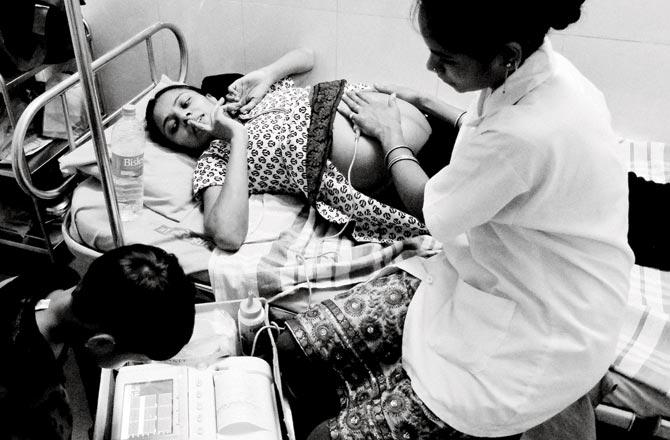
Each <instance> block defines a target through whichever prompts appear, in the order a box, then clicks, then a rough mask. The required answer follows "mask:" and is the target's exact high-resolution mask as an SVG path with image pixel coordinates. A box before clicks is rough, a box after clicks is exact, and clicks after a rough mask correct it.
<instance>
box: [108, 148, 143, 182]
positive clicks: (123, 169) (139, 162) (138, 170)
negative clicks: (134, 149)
mask: <svg viewBox="0 0 670 440" xmlns="http://www.w3.org/2000/svg"><path fill="white" fill-rule="evenodd" d="M143 165H144V154H138V155H137V156H120V155H118V154H114V153H112V172H113V173H114V175H116V176H123V177H140V176H141V175H142V168H143Z"/></svg>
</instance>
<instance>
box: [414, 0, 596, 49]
mask: <svg viewBox="0 0 670 440" xmlns="http://www.w3.org/2000/svg"><path fill="white" fill-rule="evenodd" d="M584 1H585V0H472V1H470V0H468V1H445V0H415V4H414V9H413V11H412V16H413V18H414V19H415V20H417V19H418V20H419V22H420V23H421V24H422V25H423V26H424V28H425V29H426V30H427V32H428V33H429V36H430V37H431V38H432V39H434V40H435V41H436V42H437V43H439V44H440V45H441V46H442V47H443V48H444V49H445V50H448V51H450V52H454V53H462V54H466V55H469V56H471V57H473V58H475V59H478V60H480V61H486V62H488V61H490V60H492V59H493V57H494V56H495V55H496V54H497V53H499V51H500V50H501V49H502V47H503V46H504V45H505V44H506V43H509V42H513V41H514V42H517V43H519V44H520V45H521V47H522V49H523V56H524V59H525V58H527V57H528V56H529V55H530V54H531V53H533V52H534V51H535V50H536V49H537V48H539V47H540V46H541V45H542V42H543V40H544V37H545V35H546V34H547V33H548V32H549V30H550V29H556V30H561V29H565V28H566V27H568V26H569V25H570V24H572V23H575V22H576V21H577V20H579V18H580V16H581V7H582V4H583V3H584Z"/></svg>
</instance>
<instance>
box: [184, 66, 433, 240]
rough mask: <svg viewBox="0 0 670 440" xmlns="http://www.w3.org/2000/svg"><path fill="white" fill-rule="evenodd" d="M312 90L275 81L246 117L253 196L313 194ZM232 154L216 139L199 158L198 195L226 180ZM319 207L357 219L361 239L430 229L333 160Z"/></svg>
mask: <svg viewBox="0 0 670 440" xmlns="http://www.w3.org/2000/svg"><path fill="white" fill-rule="evenodd" d="M363 88H365V85H362V84H357V85H351V84H347V85H346V86H345V90H346V91H351V90H361V89H363ZM310 91H311V88H310V87H304V88H300V87H294V83H293V80H291V79H290V78H287V79H284V80H282V81H280V82H278V83H276V84H274V85H273V86H272V87H271V89H270V90H269V92H268V93H267V95H266V96H265V97H264V98H263V99H262V100H261V101H260V102H259V103H258V105H257V106H256V107H255V108H254V109H253V110H252V112H251V113H250V115H249V116H247V117H246V118H245V119H246V121H245V126H246V128H247V131H248V134H249V143H248V154H247V163H248V168H249V191H250V192H251V193H252V194H258V193H276V194H295V195H303V196H304V197H307V196H308V169H307V168H308V167H307V166H306V160H307V154H308V152H307V136H308V132H309V129H310V125H311V124H312V123H315V121H312V120H311V110H312V108H311V104H310ZM331 135H332V133H331ZM229 154H230V146H229V145H228V143H226V142H224V141H221V140H214V141H212V142H211V143H210V146H209V147H208V148H207V150H205V152H204V153H203V154H202V155H201V156H200V159H199V160H198V163H197V165H196V168H195V171H194V175H193V193H194V194H195V196H196V197H200V196H201V194H202V191H203V190H204V189H206V188H208V187H210V186H215V185H222V184H223V182H224V180H225V176H226V166H227V163H228V157H229ZM315 207H316V209H317V211H318V212H319V214H320V215H321V216H323V217H324V218H325V219H327V220H329V221H332V222H335V223H340V224H344V223H347V222H348V221H350V220H351V221H353V222H355V224H354V228H353V231H352V236H353V237H354V239H356V240H359V241H375V242H393V241H397V240H402V239H404V238H409V237H412V236H416V235H421V234H426V233H427V230H426V229H425V226H424V225H423V224H422V223H421V222H419V220H417V219H416V218H415V217H413V216H411V215H409V214H407V213H405V212H403V211H400V210H398V209H396V208H393V207H391V206H388V205H386V204H384V203H381V202H379V201H377V200H374V199H372V198H370V197H368V196H366V195H364V194H362V193H360V192H359V191H357V190H356V189H354V188H353V187H352V186H351V185H350V184H349V182H348V181H347V178H346V177H345V176H344V175H343V174H342V173H341V172H340V171H339V170H338V169H337V168H335V166H334V165H333V164H332V163H331V162H330V160H327V161H326V165H325V168H324V171H323V175H322V176H321V183H320V186H319V191H318V195H317V197H316V201H315Z"/></svg>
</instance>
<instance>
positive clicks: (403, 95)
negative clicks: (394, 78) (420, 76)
mask: <svg viewBox="0 0 670 440" xmlns="http://www.w3.org/2000/svg"><path fill="white" fill-rule="evenodd" d="M372 87H373V88H374V89H375V90H376V91H378V92H380V93H386V94H387V95H392V94H394V93H395V95H396V96H397V97H398V98H400V99H402V100H403V101H406V102H409V103H410V104H412V105H413V106H414V107H416V108H418V109H420V110H421V101H422V98H423V95H422V93H421V92H419V91H418V90H415V89H412V88H410V87H405V86H399V85H397V84H373V85H372Z"/></svg>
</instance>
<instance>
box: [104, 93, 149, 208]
mask: <svg viewBox="0 0 670 440" xmlns="http://www.w3.org/2000/svg"><path fill="white" fill-rule="evenodd" d="M144 139H145V134H144V127H143V126H142V123H141V122H140V121H139V120H138V119H137V117H136V116H135V106H133V105H126V106H124V107H123V109H122V110H121V119H120V120H119V121H117V123H116V124H115V125H114V128H113V129H112V148H111V149H112V176H113V180H114V189H115V190H116V199H117V202H118V204H119V214H120V215H121V220H122V221H129V220H132V219H134V218H136V217H137V216H138V214H139V212H140V211H141V209H142V196H143V194H144V186H143V183H142V172H143V164H144Z"/></svg>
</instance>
